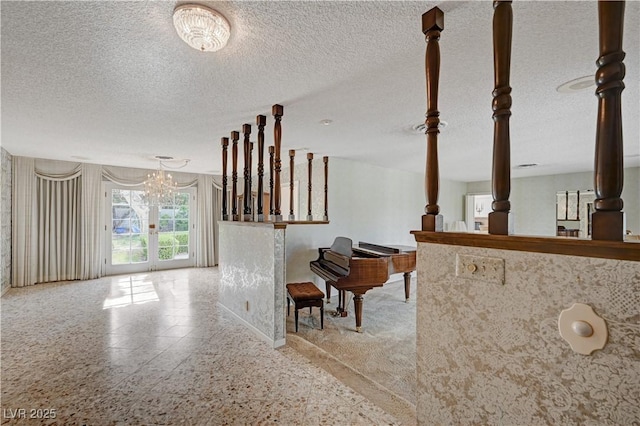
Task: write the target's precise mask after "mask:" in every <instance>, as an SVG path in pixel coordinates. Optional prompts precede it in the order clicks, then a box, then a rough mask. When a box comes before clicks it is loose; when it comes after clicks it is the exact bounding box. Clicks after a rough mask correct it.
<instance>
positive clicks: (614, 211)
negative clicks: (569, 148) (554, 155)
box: [591, 1, 625, 241]
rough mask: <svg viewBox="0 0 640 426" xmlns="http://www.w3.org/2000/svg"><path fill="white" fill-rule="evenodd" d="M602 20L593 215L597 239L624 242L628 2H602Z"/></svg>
mask: <svg viewBox="0 0 640 426" xmlns="http://www.w3.org/2000/svg"><path fill="white" fill-rule="evenodd" d="M598 21H599V32H600V57H599V58H598V61H597V62H596V64H597V65H598V71H597V72H596V84H597V89H596V96H598V120H597V126H596V153H595V173H594V184H595V193H596V200H595V201H594V203H593V206H594V208H595V212H594V213H593V216H592V220H593V222H592V235H591V238H592V239H593V240H610V241H622V240H623V238H624V227H623V224H624V214H623V213H622V207H623V201H622V198H621V197H620V196H621V195H622V187H623V181H624V170H623V161H624V160H623V154H622V107H621V98H622V91H623V90H624V83H623V82H622V80H623V79H624V75H625V66H624V63H623V62H622V61H623V60H624V57H625V53H624V51H623V50H622V33H623V23H624V2H622V1H599V2H598Z"/></svg>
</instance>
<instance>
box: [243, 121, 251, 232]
mask: <svg viewBox="0 0 640 426" xmlns="http://www.w3.org/2000/svg"><path fill="white" fill-rule="evenodd" d="M242 133H243V134H244V194H243V201H244V220H245V221H250V220H251V142H249V137H250V136H251V124H243V125H242Z"/></svg>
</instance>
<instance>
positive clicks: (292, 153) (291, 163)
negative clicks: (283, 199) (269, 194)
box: [289, 149, 296, 220]
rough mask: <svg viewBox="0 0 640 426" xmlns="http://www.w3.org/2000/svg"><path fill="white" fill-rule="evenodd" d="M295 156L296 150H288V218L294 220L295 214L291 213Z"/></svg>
mask: <svg viewBox="0 0 640 426" xmlns="http://www.w3.org/2000/svg"><path fill="white" fill-rule="evenodd" d="M295 156H296V150H295V149H290V150H289V220H296V216H295V215H294V214H293V183H294V182H293V168H294V165H295V164H294V158H295Z"/></svg>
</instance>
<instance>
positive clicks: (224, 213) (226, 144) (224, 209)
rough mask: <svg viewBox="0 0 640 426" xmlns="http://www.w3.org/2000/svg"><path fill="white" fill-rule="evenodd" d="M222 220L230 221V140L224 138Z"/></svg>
mask: <svg viewBox="0 0 640 426" xmlns="http://www.w3.org/2000/svg"><path fill="white" fill-rule="evenodd" d="M221 142H222V220H229V214H228V211H227V195H228V194H227V148H228V147H229V138H222V139H221Z"/></svg>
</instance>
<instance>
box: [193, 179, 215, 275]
mask: <svg viewBox="0 0 640 426" xmlns="http://www.w3.org/2000/svg"><path fill="white" fill-rule="evenodd" d="M216 192H217V189H215V188H214V182H213V177H212V176H210V175H198V213H197V222H198V223H197V226H196V229H197V232H198V234H197V238H196V244H197V247H196V253H197V257H196V266H199V267H208V266H215V265H217V264H218V220H220V216H221V212H220V208H219V206H220V203H219V202H218V197H217V194H216Z"/></svg>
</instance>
